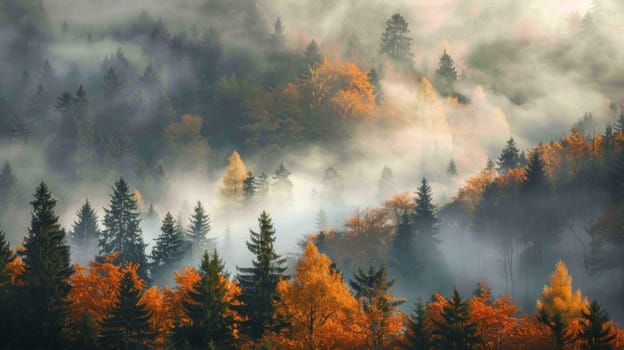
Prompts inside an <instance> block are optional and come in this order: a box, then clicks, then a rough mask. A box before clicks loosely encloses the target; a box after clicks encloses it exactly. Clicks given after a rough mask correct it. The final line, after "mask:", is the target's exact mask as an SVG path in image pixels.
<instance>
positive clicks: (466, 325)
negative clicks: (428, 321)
mask: <svg viewBox="0 0 624 350" xmlns="http://www.w3.org/2000/svg"><path fill="white" fill-rule="evenodd" d="M440 316H441V318H440V319H439V320H436V319H433V324H434V328H433V332H432V335H433V338H432V343H433V347H434V349H440V350H441V349H445V350H472V349H477V347H478V346H479V344H480V343H481V339H480V338H479V336H478V335H477V324H476V323H475V322H472V321H471V320H470V305H469V304H468V302H467V301H465V300H464V298H462V297H461V296H460V295H459V292H457V289H455V290H454V291H453V296H452V297H451V298H450V299H449V300H448V303H447V304H446V305H445V306H444V308H443V309H442V312H441V314H440Z"/></svg>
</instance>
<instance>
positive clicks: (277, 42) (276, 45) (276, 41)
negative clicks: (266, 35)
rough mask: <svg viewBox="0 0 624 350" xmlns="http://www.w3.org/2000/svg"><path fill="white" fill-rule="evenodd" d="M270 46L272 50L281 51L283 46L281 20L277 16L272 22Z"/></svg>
mask: <svg viewBox="0 0 624 350" xmlns="http://www.w3.org/2000/svg"><path fill="white" fill-rule="evenodd" d="M271 46H272V49H273V51H274V52H277V53H279V52H282V51H284V48H285V39H284V25H283V24H282V20H281V19H280V18H279V17H277V19H276V20H275V23H274V24H273V35H272V36H271Z"/></svg>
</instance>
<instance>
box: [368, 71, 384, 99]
mask: <svg viewBox="0 0 624 350" xmlns="http://www.w3.org/2000/svg"><path fill="white" fill-rule="evenodd" d="M367 75H368V81H369V82H370V83H371V85H373V87H374V88H375V90H374V91H373V94H374V95H375V103H377V104H380V103H382V102H383V101H384V99H385V96H384V91H383V87H382V86H381V81H380V80H379V75H378V74H377V70H376V69H375V68H371V69H370V70H369V71H368V74H367Z"/></svg>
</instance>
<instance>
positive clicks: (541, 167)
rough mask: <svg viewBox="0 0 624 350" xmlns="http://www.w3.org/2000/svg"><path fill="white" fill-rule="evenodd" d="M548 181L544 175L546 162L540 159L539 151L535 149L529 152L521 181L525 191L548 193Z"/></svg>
mask: <svg viewBox="0 0 624 350" xmlns="http://www.w3.org/2000/svg"><path fill="white" fill-rule="evenodd" d="M549 188H550V182H549V180H548V175H546V164H545V163H544V161H543V160H542V155H541V152H540V151H539V150H538V149H536V150H535V151H533V153H531V157H530V158H529V163H528V164H527V167H526V175H525V178H524V181H523V182H522V190H523V191H524V192H525V193H530V194H536V195H537V194H539V195H544V194H546V193H548V191H549Z"/></svg>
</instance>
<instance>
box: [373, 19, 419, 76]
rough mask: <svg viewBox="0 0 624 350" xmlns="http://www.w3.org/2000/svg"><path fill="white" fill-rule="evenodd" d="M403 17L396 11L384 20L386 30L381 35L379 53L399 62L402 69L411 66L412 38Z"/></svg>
mask: <svg viewBox="0 0 624 350" xmlns="http://www.w3.org/2000/svg"><path fill="white" fill-rule="evenodd" d="M408 34H409V29H408V24H407V22H406V21H405V18H403V16H401V14H399V13H396V14H394V15H392V17H390V19H389V20H388V21H387V22H386V30H385V31H384V33H383V34H382V35H381V44H380V47H379V53H380V54H382V55H386V56H388V57H389V58H390V59H392V60H394V61H395V62H396V63H399V64H400V65H401V67H402V68H404V69H411V68H412V60H413V55H412V52H411V45H412V38H410V37H409V36H408Z"/></svg>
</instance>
